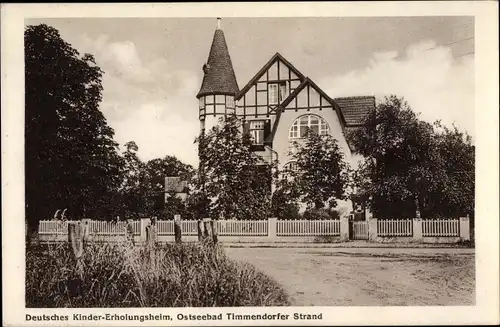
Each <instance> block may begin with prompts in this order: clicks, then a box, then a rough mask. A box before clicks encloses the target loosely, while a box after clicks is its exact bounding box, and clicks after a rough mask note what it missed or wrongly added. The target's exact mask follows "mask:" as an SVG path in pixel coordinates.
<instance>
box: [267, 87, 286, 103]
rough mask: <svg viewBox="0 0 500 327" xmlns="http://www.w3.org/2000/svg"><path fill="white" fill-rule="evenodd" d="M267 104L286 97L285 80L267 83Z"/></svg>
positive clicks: (279, 101) (278, 101) (277, 101)
mask: <svg viewBox="0 0 500 327" xmlns="http://www.w3.org/2000/svg"><path fill="white" fill-rule="evenodd" d="M268 91H269V104H280V103H281V102H282V101H283V100H285V98H286V97H287V95H288V94H287V88H286V82H277V83H269V84H268Z"/></svg>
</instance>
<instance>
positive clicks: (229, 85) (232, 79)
mask: <svg viewBox="0 0 500 327" xmlns="http://www.w3.org/2000/svg"><path fill="white" fill-rule="evenodd" d="M203 70H204V72H205V75H204V76H203V82H202V84H201V88H200V92H198V95H197V98H200V97H201V96H204V95H209V94H226V95H236V94H237V93H238V92H239V88H238V82H237V81H236V75H235V74H234V69H233V64H232V62H231V57H230V56H229V51H228V49H227V44H226V39H225V37H224V32H223V31H222V30H221V29H217V30H216V31H215V34H214V39H213V41H212V46H211V48H210V54H209V55H208V61H207V63H206V67H205V66H204V69H203Z"/></svg>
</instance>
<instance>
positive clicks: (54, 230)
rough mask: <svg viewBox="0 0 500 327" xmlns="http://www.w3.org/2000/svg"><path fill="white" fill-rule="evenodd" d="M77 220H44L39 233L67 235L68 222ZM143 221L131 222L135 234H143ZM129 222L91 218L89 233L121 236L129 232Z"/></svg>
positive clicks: (41, 222)
mask: <svg viewBox="0 0 500 327" xmlns="http://www.w3.org/2000/svg"><path fill="white" fill-rule="evenodd" d="M70 222H75V221H67V220H64V221H63V220H42V221H40V224H39V226H38V233H39V234H41V235H67V234H68V223H70ZM140 224H141V222H140V221H139V220H134V221H132V222H131V225H132V230H133V234H134V235H140V234H141V225H140ZM126 228H127V222H125V221H119V222H116V223H115V222H110V221H99V220H90V221H89V233H90V235H97V236H104V235H111V236H119V235H126V233H127V230H126Z"/></svg>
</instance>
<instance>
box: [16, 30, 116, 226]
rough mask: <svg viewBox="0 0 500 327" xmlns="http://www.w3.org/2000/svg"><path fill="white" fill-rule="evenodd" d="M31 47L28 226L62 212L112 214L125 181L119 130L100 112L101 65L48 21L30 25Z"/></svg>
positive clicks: (27, 78)
mask: <svg viewBox="0 0 500 327" xmlns="http://www.w3.org/2000/svg"><path fill="white" fill-rule="evenodd" d="M24 44H25V53H24V60H25V86H26V89H25V165H26V166H25V169H26V170H25V171H26V184H25V186H26V215H27V218H28V222H29V224H30V228H36V224H37V223H38V221H39V220H40V219H47V217H51V216H52V215H53V214H54V212H55V211H56V210H57V209H63V208H68V215H69V216H73V217H74V216H76V217H81V216H84V215H86V216H97V215H106V214H109V209H110V208H109V207H108V206H107V203H109V202H110V201H111V200H112V198H113V194H115V192H116V190H117V188H118V187H119V186H120V167H121V159H120V157H119V154H118V145H117V143H116V142H115V141H113V135H114V131H113V129H112V128H110V127H109V126H108V125H107V122H106V119H105V117H104V116H103V114H102V113H101V111H100V110H99V104H100V102H101V98H102V94H101V93H102V74H103V72H102V70H101V69H100V68H99V67H98V66H97V65H96V62H95V60H94V58H93V56H92V55H90V54H84V55H83V56H80V54H79V52H78V51H77V50H76V49H74V48H73V47H71V45H70V44H68V43H67V42H65V41H64V40H63V39H62V38H61V36H60V34H59V32H58V31H57V30H56V29H54V28H52V27H49V26H47V25H45V24H41V25H37V26H27V27H26V29H25V32H24Z"/></svg>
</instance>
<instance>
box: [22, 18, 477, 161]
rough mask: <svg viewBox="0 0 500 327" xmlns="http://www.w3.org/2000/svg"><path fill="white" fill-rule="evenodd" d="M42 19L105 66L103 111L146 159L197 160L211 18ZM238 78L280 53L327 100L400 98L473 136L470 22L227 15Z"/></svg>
mask: <svg viewBox="0 0 500 327" xmlns="http://www.w3.org/2000/svg"><path fill="white" fill-rule="evenodd" d="M26 23H27V24H38V23H46V24H48V25H51V26H53V27H55V28H57V29H58V30H59V31H60V33H61V36H62V37H63V38H64V39H65V40H66V41H67V42H68V43H70V44H71V45H72V46H73V47H75V48H76V49H77V50H79V51H80V52H81V53H84V52H88V53H91V54H93V55H94V56H95V58H96V61H97V64H98V65H99V66H100V67H101V68H102V69H103V70H104V72H105V75H104V78H103V87H104V93H103V102H102V104H101V110H102V111H103V113H104V115H105V117H106V118H107V120H108V124H109V125H110V126H111V127H112V128H114V130H115V133H116V134H115V140H116V141H117V142H119V143H120V144H121V145H123V144H124V143H125V142H127V141H131V140H133V141H135V142H136V143H137V144H138V146H139V156H140V157H141V158H142V159H143V160H149V159H153V158H158V157H163V156H165V155H167V154H168V155H174V156H176V157H177V158H178V159H180V160H182V161H184V162H186V163H189V164H192V165H195V166H196V165H197V161H198V160H197V153H196V147H195V145H194V144H193V141H194V138H195V137H196V136H197V135H198V132H199V126H200V124H199V121H198V103H197V100H196V94H197V92H198V90H199V87H200V85H201V79H202V76H203V73H202V69H201V68H202V65H203V63H204V62H205V61H206V60H207V58H208V52H209V49H210V45H211V42H212V37H213V33H214V30H215V28H216V20H215V19H213V18H175V19H173V18H162V19H156V18H145V19H130V18H112V19H109V18H107V19H99V18H71V19H44V20H40V19H37V20H27V21H26ZM222 29H223V30H224V34H225V36H226V41H227V43H228V47H229V52H230V55H231V59H232V61H233V66H234V69H235V73H236V77H237V79H238V84H239V86H240V88H242V87H243V86H244V85H245V84H246V83H247V82H248V80H249V79H250V78H251V77H252V76H253V75H254V74H255V73H256V72H257V71H258V70H259V69H260V68H261V67H262V66H263V65H264V64H265V63H266V62H267V60H268V59H269V58H270V57H271V56H272V55H273V54H274V53H276V52H280V53H281V54H282V55H283V56H284V57H285V58H287V59H288V60H289V61H290V62H292V64H294V66H295V67H296V68H297V69H299V70H300V71H301V72H302V73H303V74H304V75H306V76H309V77H310V78H312V79H313V80H314V81H315V82H316V83H317V84H318V85H319V86H320V87H321V88H323V90H325V91H326V92H327V94H328V95H330V96H331V97H337V96H353V95H375V96H376V97H377V99H381V98H382V97H383V96H384V95H388V94H396V95H398V96H403V97H404V98H405V99H406V100H407V101H408V102H409V104H410V105H411V107H412V108H413V109H414V110H415V111H417V112H420V113H421V118H423V119H425V120H428V121H434V120H437V119H441V120H442V122H443V123H445V124H446V125H451V124H452V123H455V124H456V125H457V126H458V127H459V128H460V129H462V130H466V131H467V132H468V133H469V134H471V135H472V136H474V18H472V17H451V16H449V17H410V18H398V17H389V18H383V17H379V18H232V19H229V18H228V19H223V20H222Z"/></svg>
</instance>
